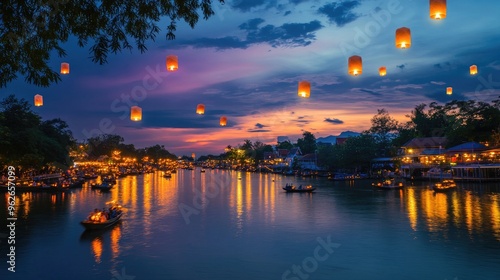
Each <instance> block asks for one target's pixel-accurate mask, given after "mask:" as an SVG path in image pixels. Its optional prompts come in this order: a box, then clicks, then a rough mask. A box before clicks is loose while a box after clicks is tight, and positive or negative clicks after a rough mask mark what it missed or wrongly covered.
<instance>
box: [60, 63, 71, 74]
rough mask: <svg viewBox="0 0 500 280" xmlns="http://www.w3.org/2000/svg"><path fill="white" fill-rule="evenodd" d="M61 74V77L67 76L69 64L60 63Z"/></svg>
mask: <svg viewBox="0 0 500 280" xmlns="http://www.w3.org/2000/svg"><path fill="white" fill-rule="evenodd" d="M61 74H63V75H66V74H69V63H67V62H63V63H61Z"/></svg>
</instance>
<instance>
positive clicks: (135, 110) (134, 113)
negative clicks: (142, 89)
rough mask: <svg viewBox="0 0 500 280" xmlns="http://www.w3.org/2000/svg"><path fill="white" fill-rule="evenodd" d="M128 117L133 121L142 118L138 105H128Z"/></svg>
mask: <svg viewBox="0 0 500 280" xmlns="http://www.w3.org/2000/svg"><path fill="white" fill-rule="evenodd" d="M130 119H131V120H133V121H134V122H138V121H140V120H142V109H141V107H139V106H132V107H130Z"/></svg>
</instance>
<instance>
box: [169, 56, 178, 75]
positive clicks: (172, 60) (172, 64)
mask: <svg viewBox="0 0 500 280" xmlns="http://www.w3.org/2000/svg"><path fill="white" fill-rule="evenodd" d="M177 69H179V59H178V58H177V56H176V55H169V56H167V71H172V72H173V71H177Z"/></svg>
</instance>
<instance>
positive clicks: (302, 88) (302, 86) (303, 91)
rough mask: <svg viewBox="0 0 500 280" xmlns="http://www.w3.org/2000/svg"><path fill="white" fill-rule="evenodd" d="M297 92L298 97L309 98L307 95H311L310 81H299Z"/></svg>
mask: <svg viewBox="0 0 500 280" xmlns="http://www.w3.org/2000/svg"><path fill="white" fill-rule="evenodd" d="M297 94H298V95H299V96H300V97H303V98H309V96H311V83H309V82H308V81H300V82H299V90H298V92H297Z"/></svg>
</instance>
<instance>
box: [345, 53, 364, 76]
mask: <svg viewBox="0 0 500 280" xmlns="http://www.w3.org/2000/svg"><path fill="white" fill-rule="evenodd" d="M347 68H348V72H349V75H352V76H358V75H361V73H363V60H362V59H361V56H358V55H353V56H351V57H349V60H348V67H347Z"/></svg>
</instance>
